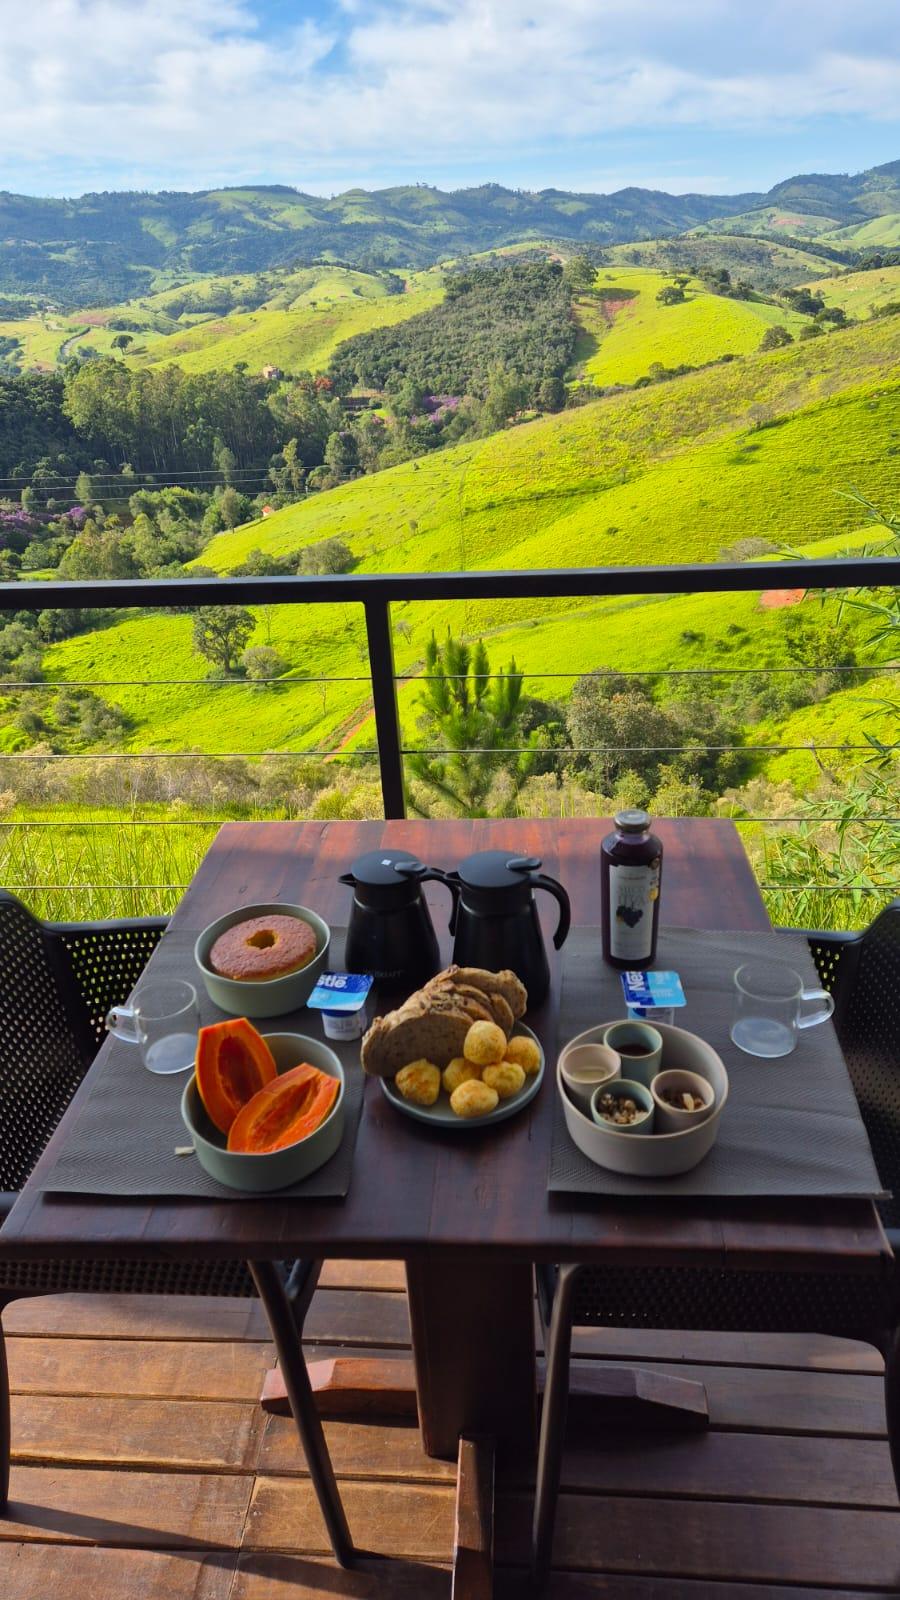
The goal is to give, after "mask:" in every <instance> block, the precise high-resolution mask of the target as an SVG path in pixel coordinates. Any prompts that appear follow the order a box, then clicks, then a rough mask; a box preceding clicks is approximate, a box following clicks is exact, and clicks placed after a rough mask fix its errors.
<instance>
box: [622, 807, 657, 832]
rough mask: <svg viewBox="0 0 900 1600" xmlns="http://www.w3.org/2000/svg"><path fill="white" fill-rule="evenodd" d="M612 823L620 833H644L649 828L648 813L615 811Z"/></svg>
mask: <svg viewBox="0 0 900 1600" xmlns="http://www.w3.org/2000/svg"><path fill="white" fill-rule="evenodd" d="M613 821H614V822H615V825H616V827H617V828H618V830H619V832H620V833H646V832H647V829H648V828H649V826H650V813H649V811H617V812H616V814H615V816H614V818H613Z"/></svg>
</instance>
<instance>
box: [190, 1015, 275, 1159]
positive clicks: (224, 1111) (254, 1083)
mask: <svg viewBox="0 0 900 1600" xmlns="http://www.w3.org/2000/svg"><path fill="white" fill-rule="evenodd" d="M195 1070H196V1075H197V1089H198V1091H199V1094H200V1099H201V1100H202V1101H203V1105H204V1108H205V1110H206V1114H207V1116H208V1117H209V1119H210V1122H214V1123H215V1125H216V1127H217V1128H218V1129H219V1132H220V1133H227V1132H228V1130H229V1128H230V1127H231V1124H232V1123H233V1121H234V1119H235V1117H236V1116H237V1114H238V1112H239V1111H240V1109H241V1107H242V1106H245V1105H246V1104H247V1101H248V1100H252V1099H253V1096H254V1095H255V1094H256V1093H257V1092H258V1090H260V1089H261V1088H262V1087H263V1085H264V1084H267V1083H270V1082H271V1080H272V1079H273V1078H274V1077H276V1076H277V1073H278V1069H277V1067H276V1065H275V1058H274V1056H273V1055H272V1052H271V1050H270V1049H269V1046H268V1045H267V1044H266V1041H265V1039H264V1038H263V1037H262V1034H260V1033H257V1031H256V1029H255V1028H254V1026H253V1024H252V1022H248V1021H247V1018H246V1017H229V1018H228V1019H227V1021H225V1022H214V1023H211V1024H210V1026H209V1027H207V1028H201V1029H200V1032H199V1034H198V1036H197V1062H196V1068H195Z"/></svg>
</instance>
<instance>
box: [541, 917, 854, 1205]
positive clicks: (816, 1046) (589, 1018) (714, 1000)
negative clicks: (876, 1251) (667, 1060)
mask: <svg viewBox="0 0 900 1600" xmlns="http://www.w3.org/2000/svg"><path fill="white" fill-rule="evenodd" d="M564 957H565V961H564V968H563V988H562V1001H561V1004H560V1017H559V1043H560V1047H562V1045H563V1044H565V1043H566V1041H567V1040H569V1039H571V1038H572V1037H573V1036H574V1035H575V1034H576V1033H581V1032H583V1031H584V1029H586V1028H592V1027H595V1026H596V1025H597V1024H598V1023H600V1022H603V1021H606V1020H612V1019H614V1018H616V1017H623V1016H624V1015H625V1006H624V1002H623V999H622V985H621V981H620V978H619V975H618V973H616V972H613V971H612V970H611V969H610V968H609V967H607V966H606V965H605V964H604V962H603V960H602V958H601V953H600V930H599V929H590V928H579V929H576V930H575V931H574V932H573V933H572V934H571V936H570V938H569V940H568V943H567V944H566V946H565V950H564ZM754 958H756V959H762V960H770V959H774V960H783V961H784V962H785V964H786V965H788V966H791V967H793V968H794V969H795V970H796V971H797V972H799V973H801V975H802V977H803V980H804V984H805V985H806V986H807V987H810V988H819V987H820V985H819V982H818V979H817V977H816V971H815V967H814V966H813V963H812V959H811V957H810V954H809V949H808V947H807V944H806V940H805V939H804V938H803V937H802V936H801V935H798V934H790V933H698V932H696V931H694V930H693V929H676V928H671V929H667V930H664V931H663V932H662V933H661V934H660V938H659V947H658V950H657V959H656V966H657V967H659V968H661V969H663V970H674V971H675V972H679V973H680V974H681V979H682V982H683V984H684V990H685V995H686V997H687V1005H686V1006H685V1007H684V1008H683V1009H682V1010H681V1011H679V1012H677V1013H676V1019H675V1020H676V1022H677V1023H678V1025H679V1026H681V1027H684V1028H688V1029H689V1030H690V1031H691V1032H692V1033H698V1034H700V1035H701V1036H702V1037H703V1038H704V1039H706V1040H707V1041H708V1043H709V1044H711V1045H712V1046H713V1049H715V1050H717V1051H718V1053H719V1055H720V1056H721V1057H722V1060H723V1061H724V1063H725V1066H726V1067H727V1069H728V1076H729V1080H730V1087H729V1095H728V1104H727V1106H726V1107H725V1111H724V1113H723V1115H722V1121H721V1127H720V1131H719V1136H718V1138H717V1140H716V1143H715V1145H714V1146H713V1148H712V1150H711V1151H710V1153H709V1155H708V1156H707V1157H706V1158H705V1160H703V1161H701V1163H700V1165H699V1166H698V1167H695V1168H694V1170H693V1172H685V1173H683V1174H682V1175H681V1176H680V1177H677V1178H656V1179H652V1178H649V1179H648V1178H626V1177H622V1176H620V1175H619V1174H618V1173H615V1172H607V1171H606V1170H605V1168H603V1167H597V1166H594V1164H593V1162H591V1161H589V1160H588V1159H587V1157H586V1156H584V1155H582V1153H581V1151H580V1150H579V1149H578V1148H577V1146H576V1145H574V1144H573V1143H572V1140H571V1138H570V1137H569V1133H568V1130H567V1128H566V1124H565V1120H564V1116H563V1109H562V1105H561V1104H560V1101H559V1096H558V1094H557V1092H556V1083H555V1081H554V1084H553V1094H554V1104H555V1110H554V1124H553V1140H552V1146H551V1152H550V1167H549V1177H548V1182H547V1187H548V1189H550V1190H551V1191H552V1192H554V1193H563V1194H618V1195H622V1194H630V1195H694V1196H702V1195H767V1196H781V1195H784V1196H787V1195H804V1196H807V1197H809V1196H812V1195H821V1196H830V1197H832V1198H834V1197H837V1196H844V1197H845V1198H848V1199H849V1198H854V1199H870V1198H871V1199H878V1198H881V1197H883V1193H884V1191H883V1190H882V1187H881V1183H880V1181H879V1177H878V1172H877V1170H876V1167H875V1162H874V1160H873V1159H872V1152H871V1150H870V1148H869V1140H868V1136H867V1134H866V1130H865V1128H864V1127H863V1122H862V1118H861V1117H860V1114H859V1108H858V1106H857V1103H856V1098H855V1096H854V1093H853V1087H852V1085H851V1082H850V1077H849V1074H848V1072H847V1067H846V1064H845V1062H844V1058H843V1056H842V1054H841V1049H840V1046H839V1044H838V1041H837V1035H836V1033H835V1031H834V1028H833V1027H832V1025H831V1023H830V1022H826V1023H823V1024H822V1025H821V1026H820V1027H816V1028H810V1029H809V1031H808V1032H802V1033H801V1034H800V1035H799V1039H798V1043H797V1048H796V1050H794V1052H793V1053H792V1054H791V1055H789V1056H783V1057H781V1059H780V1060H776V1061H762V1060H758V1059H757V1058H755V1057H753V1056H748V1055H745V1054H744V1053H743V1051H741V1050H738V1049H737V1048H736V1046H735V1045H733V1044H732V1043H731V1040H730V1038H729V1036H728V1030H729V1027H730V1025H731V1017H732V1004H733V993H734V990H733V976H734V972H735V969H736V968H737V967H739V966H740V965H741V964H742V963H743V962H744V961H749V960H753V959H754Z"/></svg>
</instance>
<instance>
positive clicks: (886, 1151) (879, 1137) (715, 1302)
mask: <svg viewBox="0 0 900 1600" xmlns="http://www.w3.org/2000/svg"><path fill="white" fill-rule="evenodd" d="M807 938H808V940H809V946H810V952H811V954H812V957H813V960H814V962H815V964H816V968H817V970H818V973H819V977H820V979H821V982H822V984H823V987H825V988H826V989H828V990H829V992H830V993H831V994H833V996H834V1000H835V1010H834V1022H835V1026H836V1028H837V1031H838V1037H839V1038H840V1042H841V1047H842V1049H843V1052H844V1056H845V1058H846V1061H847V1065H848V1067H849V1069H850V1075H851V1078H852V1080H853V1086H854V1089H855V1091H856V1095H857V1098H858V1100H859V1106H860V1111H861V1112H862V1116H863V1120H864V1122H865V1125H866V1129H867V1131H868V1134H869V1139H870V1141H871V1145H872V1151H873V1154H874V1156H875V1160H876V1163H877V1165H878V1171H879V1175H880V1177H881V1181H882V1184H883V1186H884V1188H885V1189H892V1190H893V1191H894V1193H895V1195H896V1196H897V1197H898V1198H896V1199H894V1200H891V1201H886V1202H885V1203H884V1204H883V1205H882V1206H881V1208H880V1209H881V1216H882V1221H883V1223H884V1226H885V1230H886V1232H887V1235H888V1239H889V1241H890V1244H891V1247H892V1249H893V1250H894V1251H895V1253H897V1252H900V900H895V901H894V902H893V904H892V905H890V906H888V907H887V908H886V909H885V910H884V911H882V913H881V915H880V916H879V917H877V918H876V920H875V921H874V922H873V923H872V925H871V927H870V928H867V929H866V931H865V932H864V933H861V934H841V933H807ZM536 1275H537V1287H538V1304H539V1309H540V1314H541V1322H542V1325H543V1328H544V1348H545V1350H546V1352H547V1377H546V1384H545V1388H544V1402H543V1411H542V1415H541V1431H540V1445H539V1451H538V1468H537V1485H536V1492H535V1506H534V1526H533V1538H532V1563H533V1571H534V1577H535V1579H536V1580H537V1582H538V1584H542V1583H543V1582H545V1580H546V1578H547V1574H548V1572H549V1567H550V1556H551V1547H552V1543H553V1528H554V1522H555V1518H556V1501H557V1496H558V1493H559V1480H560V1472H561V1469H562V1455H563V1443H564V1436H565V1426H566V1410H567V1406H568V1397H569V1360H570V1354H571V1345H572V1330H573V1328H574V1327H584V1326H594V1327H598V1326H599V1327H620V1328H673V1329H675V1328H692V1329H693V1328H703V1329H708V1330H710V1331H716V1332H728V1331H735V1332H742V1333H744V1332H745V1333H791V1332H796V1333H825V1334H835V1335H837V1336H839V1337H843V1338H850V1339H861V1340H864V1341H865V1342H866V1343H869V1344H874V1345H876V1346H877V1348H878V1349H880V1350H881V1352H882V1354H883V1355H884V1358H885V1404H886V1410H887V1425H888V1438H889V1441H890V1447H891V1462H892V1465H893V1469H894V1479H895V1482H896V1483H897V1486H898V1490H900V1345H898V1333H897V1326H898V1320H900V1315H898V1313H900V1284H898V1282H897V1281H896V1273H895V1277H894V1281H893V1282H891V1281H890V1280H885V1281H882V1280H881V1279H878V1278H875V1277H874V1276H873V1277H872V1278H868V1277H861V1276H850V1275H847V1276H842V1275H840V1274H833V1273H827V1274H826V1273H823V1274H821V1275H817V1274H802V1275H801V1274H783V1275H782V1274H779V1273H771V1272H753V1273H750V1272H745V1273H742V1272H729V1271H718V1270H710V1269H701V1268H693V1267H687V1268H649V1269H648V1268H644V1267H641V1268H639V1269H638V1268H635V1269H630V1268H627V1267H626V1268H606V1267H589V1266H581V1265H578V1264H576V1265H573V1266H564V1267H560V1268H557V1267H539V1268H538V1269H537V1274H536Z"/></svg>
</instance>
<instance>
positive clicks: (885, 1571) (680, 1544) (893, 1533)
mask: <svg viewBox="0 0 900 1600" xmlns="http://www.w3.org/2000/svg"><path fill="white" fill-rule="evenodd" d="M530 1532H531V1500H530V1498H529V1497H528V1496H525V1495H508V1496H504V1495H503V1494H502V1493H501V1494H500V1495H499V1496H498V1499H497V1560H498V1562H499V1563H501V1564H507V1565H516V1564H519V1563H524V1562H525V1561H526V1560H527V1551H528V1548H529V1540H530ZM553 1563H554V1566H556V1567H559V1568H563V1569H565V1568H573V1569H575V1570H580V1571H585V1570H587V1571H590V1570H591V1569H594V1570H597V1571H601V1572H607V1573H637V1572H638V1571H640V1573H641V1574H642V1575H643V1576H645V1577H646V1576H651V1575H658V1576H661V1577H662V1576H665V1577H666V1578H667V1579H668V1578H669V1577H683V1578H689V1577H695V1578H719V1579H729V1578H731V1579H733V1578H734V1577H735V1576H736V1575H740V1577H741V1579H742V1580H743V1581H744V1582H746V1583H757V1584H771V1583H782V1584H785V1583H787V1584H790V1583H805V1584H807V1585H816V1584H818V1585H820V1586H822V1587H828V1586H831V1587H835V1588H863V1589H865V1588H880V1589H888V1590H891V1589H895V1588H896V1586H897V1583H898V1580H900V1519H898V1517H897V1514H896V1512H891V1511H845V1510H833V1509H828V1510H820V1509H818V1508H814V1507H809V1506H763V1505H746V1504H735V1503H734V1502H729V1503H726V1504H722V1503H713V1502H709V1503H707V1504H706V1505H704V1506H703V1507H702V1508H700V1507H698V1506H696V1505H691V1506H690V1508H687V1507H686V1506H685V1504H684V1503H683V1502H680V1501H677V1500H626V1499H617V1498H615V1497H612V1496H610V1497H609V1498H606V1499H604V1500H603V1501H602V1502H598V1500H597V1499H596V1498H594V1497H593V1496H588V1495H571V1494H563V1495H561V1496H560V1499H559V1507H558V1512H557V1522H556V1538H555V1540H554V1556H553Z"/></svg>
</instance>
